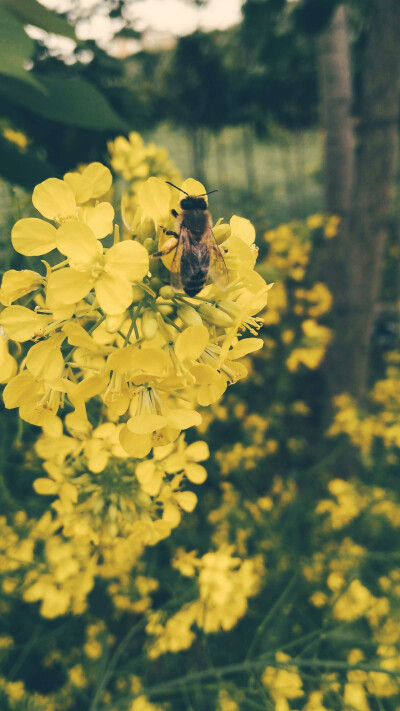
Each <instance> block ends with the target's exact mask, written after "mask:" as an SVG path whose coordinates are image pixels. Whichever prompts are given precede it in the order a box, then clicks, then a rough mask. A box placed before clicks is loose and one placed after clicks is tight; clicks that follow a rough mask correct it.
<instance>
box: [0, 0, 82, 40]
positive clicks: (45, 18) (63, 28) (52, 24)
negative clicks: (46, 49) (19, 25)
mask: <svg viewBox="0 0 400 711" xmlns="http://www.w3.org/2000/svg"><path fill="white" fill-rule="evenodd" d="M0 5H1V6H3V7H5V8H6V9H7V10H8V11H9V12H11V13H12V14H13V15H14V16H15V17H16V18H18V19H19V20H21V21H22V22H23V23H28V24H29V25H35V27H40V28H41V29H42V30H45V31H46V32H53V33H54V34H56V35H63V36H64V37H69V38H70V39H73V40H76V37H75V30H74V28H73V27H72V26H71V25H70V24H69V23H68V22H67V20H65V19H64V18H63V17H60V16H59V15H57V13H55V12H52V11H51V10H48V9H47V8H46V7H43V5H40V3H38V2H37V1H36V0H0Z"/></svg>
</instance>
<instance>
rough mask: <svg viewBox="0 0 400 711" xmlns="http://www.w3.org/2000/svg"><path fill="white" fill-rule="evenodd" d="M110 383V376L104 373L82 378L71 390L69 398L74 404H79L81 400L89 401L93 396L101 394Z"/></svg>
mask: <svg viewBox="0 0 400 711" xmlns="http://www.w3.org/2000/svg"><path fill="white" fill-rule="evenodd" d="M107 385H108V376H107V375H106V374H105V373H104V374H103V373H100V374H98V375H89V377H88V378H85V379H84V380H82V381H81V382H80V383H78V385H74V387H73V388H72V389H71V390H70V392H69V399H70V400H71V402H73V403H74V404H75V403H77V404H78V405H79V404H80V403H81V402H87V400H90V399H91V398H92V397H95V396H96V395H99V394H100V393H101V392H103V390H104V389H105V388H106V387H107Z"/></svg>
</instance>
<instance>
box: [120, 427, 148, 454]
mask: <svg viewBox="0 0 400 711" xmlns="http://www.w3.org/2000/svg"><path fill="white" fill-rule="evenodd" d="M119 441H120V443H121V445H122V447H123V448H124V449H125V451H126V452H128V454H130V455H131V457H135V459H143V457H146V456H147V454H148V453H149V452H150V450H151V435H136V434H133V432H130V430H129V429H128V427H127V426H126V425H124V426H123V427H122V429H121V432H120V433H119Z"/></svg>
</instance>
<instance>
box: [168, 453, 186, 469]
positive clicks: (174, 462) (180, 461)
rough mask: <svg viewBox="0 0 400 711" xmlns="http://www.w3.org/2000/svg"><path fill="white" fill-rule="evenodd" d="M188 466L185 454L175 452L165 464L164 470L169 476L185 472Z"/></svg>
mask: <svg viewBox="0 0 400 711" xmlns="http://www.w3.org/2000/svg"><path fill="white" fill-rule="evenodd" d="M185 464H186V458H185V454H184V453H183V452H174V453H173V454H171V455H170V456H169V457H167V459H166V460H165V462H164V468H165V471H166V472H167V474H176V472H181V471H183V470H184V468H185Z"/></svg>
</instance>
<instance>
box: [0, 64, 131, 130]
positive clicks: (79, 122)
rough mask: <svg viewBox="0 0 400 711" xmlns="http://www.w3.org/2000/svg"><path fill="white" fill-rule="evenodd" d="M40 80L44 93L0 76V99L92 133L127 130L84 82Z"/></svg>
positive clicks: (82, 80) (58, 79)
mask: <svg viewBox="0 0 400 711" xmlns="http://www.w3.org/2000/svg"><path fill="white" fill-rule="evenodd" d="M40 81H41V86H42V87H43V88H44V90H45V92H46V93H45V94H43V93H41V92H40V91H38V90H37V89H36V88H35V87H33V86H26V85H25V86H24V85H22V83H20V82H17V81H15V80H13V81H11V80H9V79H8V78H7V77H0V96H1V95H3V96H5V97H6V98H7V99H8V101H9V102H10V101H11V102H12V103H14V104H17V105H18V106H22V107H23V108H24V109H25V110H26V111H30V112H32V113H34V114H37V115H38V116H42V117H43V118H45V119H47V120H48V121H56V122H57V123H62V124H66V125H69V126H80V127H81V128H90V129H93V130H95V131H107V130H114V131H123V132H126V131H127V130H129V128H128V126H127V125H126V124H125V122H124V121H123V120H122V119H121V118H120V117H119V116H118V114H117V113H116V112H115V111H114V110H113V109H112V108H111V106H110V104H109V103H108V101H107V99H106V98H105V97H104V96H103V94H101V93H100V92H99V91H98V89H96V88H95V87H94V86H92V84H90V83H89V82H87V81H86V80H85V79H81V78H79V77H73V78H60V77H59V78H57V79H55V78H53V77H51V78H50V77H44V76H43V77H41V78H40Z"/></svg>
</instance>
